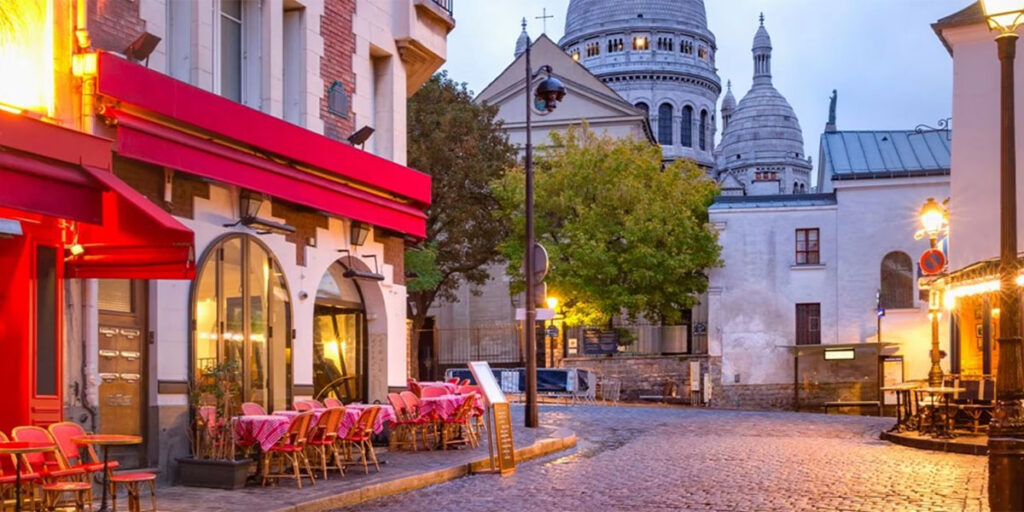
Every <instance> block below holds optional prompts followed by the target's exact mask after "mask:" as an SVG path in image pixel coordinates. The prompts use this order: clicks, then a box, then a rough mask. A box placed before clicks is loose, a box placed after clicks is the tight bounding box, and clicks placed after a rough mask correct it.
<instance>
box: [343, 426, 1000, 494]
mask: <svg viewBox="0 0 1024 512" xmlns="http://www.w3.org/2000/svg"><path fill="white" fill-rule="evenodd" d="M517 412H518V411H517ZM516 416H517V418H521V416H519V415H518V414H517V415H516ZM541 422H542V423H544V424H561V425H565V426H568V427H569V428H571V429H573V430H575V431H576V433H577V436H578V437H579V446H578V447H577V449H576V450H575V451H574V452H571V453H569V454H564V453H563V454H562V455H560V456H552V457H549V458H547V459H541V460H538V461H531V462H527V463H524V464H522V465H520V466H519V468H518V470H517V471H516V473H515V474H514V475H512V476H508V477H504V478H501V477H498V476H495V475H476V476H472V477H467V478H462V479H459V480H456V481H453V482H449V483H445V484H441V485H437V486H433V487H429V488H426V489H421V490H418V491H413V492H410V493H406V494H402V495H398V496H392V497H388V498H381V499H379V500H376V501H372V502H368V503H363V504H361V505H359V506H358V507H354V508H350V509H345V510H361V511H364V510H365V511H378V512H379V511H391V510H394V511H401V512H408V511H412V510H417V511H418V510H423V511H449V510H450V511H460V512H469V511H498V510H509V509H515V510H526V511H530V512H544V511H566V510H569V511H585V512H598V511H616V510H630V511H667V510H715V511H776V510H778V511H793V510H797V511H804V510H829V511H831V510H838V511H847V510H849V511H918V510H921V511H960V510H966V511H980V510H987V509H988V507H987V505H986V499H987V498H986V490H985V489H986V468H987V458H986V457H979V456H972V455H957V454H947V453H938V452H929V451H921V450H915V449H911V448H905V447H902V446H896V445H892V444H889V443H887V442H885V441H880V440H879V439H878V433H879V432H880V431H881V430H883V429H885V428H888V427H889V426H890V425H891V424H892V420H891V419H886V418H872V417H856V416H841V415H831V416H828V415H821V414H796V413H766V412H736V411H710V410H693V409H678V408H657V407H651V408H641V407H605V406H585V407H580V406H577V407H558V406H547V407H542V408H541Z"/></svg>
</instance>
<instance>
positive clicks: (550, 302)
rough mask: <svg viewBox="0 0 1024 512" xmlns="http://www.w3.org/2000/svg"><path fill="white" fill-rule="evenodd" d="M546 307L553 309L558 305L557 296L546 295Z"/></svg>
mask: <svg viewBox="0 0 1024 512" xmlns="http://www.w3.org/2000/svg"><path fill="white" fill-rule="evenodd" d="M546 302H547V304H548V309H550V310H552V311H553V310H554V309H555V308H557V307H558V297H548V299H547V301H546Z"/></svg>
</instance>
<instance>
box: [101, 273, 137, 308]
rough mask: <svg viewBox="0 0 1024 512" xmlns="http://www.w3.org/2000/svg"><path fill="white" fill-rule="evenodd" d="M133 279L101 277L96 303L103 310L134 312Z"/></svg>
mask: <svg viewBox="0 0 1024 512" xmlns="http://www.w3.org/2000/svg"><path fill="white" fill-rule="evenodd" d="M132 298H133V297H132V281H131V280H130V279H100V280H99V296H98V298H97V299H96V305H97V307H99V309H100V310H101V311H112V312H114V313H131V312H132V309H133V308H132V306H133V304H132Z"/></svg>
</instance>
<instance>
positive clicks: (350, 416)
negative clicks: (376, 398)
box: [338, 404, 398, 437]
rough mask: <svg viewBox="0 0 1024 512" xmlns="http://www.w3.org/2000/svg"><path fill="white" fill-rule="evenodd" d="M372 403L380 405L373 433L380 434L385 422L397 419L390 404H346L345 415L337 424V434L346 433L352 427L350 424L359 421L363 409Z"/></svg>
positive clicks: (342, 434) (343, 434)
mask: <svg viewBox="0 0 1024 512" xmlns="http://www.w3.org/2000/svg"><path fill="white" fill-rule="evenodd" d="M373 405H376V406H378V407H380V414H378V415H377V421H375V422H374V424H373V433H374V434H380V433H381V431H383V430H384V424H385V423H391V422H392V421H395V420H396V419H398V416H396V415H395V409H394V408H393V407H391V406H390V405H383V404H348V405H346V406H345V416H344V417H342V418H341V423H340V424H338V435H339V436H342V437H344V436H345V435H347V434H348V431H349V430H351V429H352V425H355V424H356V422H357V421H359V416H360V415H362V414H363V410H364V409H366V408H367V407H371V406H373Z"/></svg>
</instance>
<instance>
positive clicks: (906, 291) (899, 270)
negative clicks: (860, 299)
mask: <svg viewBox="0 0 1024 512" xmlns="http://www.w3.org/2000/svg"><path fill="white" fill-rule="evenodd" d="M881 273H882V275H881V281H882V286H881V291H880V293H879V300H880V305H881V306H882V307H883V308H888V309H900V308H904V309H905V308H912V307H914V264H913V262H912V261H911V260H910V256H908V255H907V253H905V252H902V251H893V252H890V253H889V254H886V255H885V258H882V272H881Z"/></svg>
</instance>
